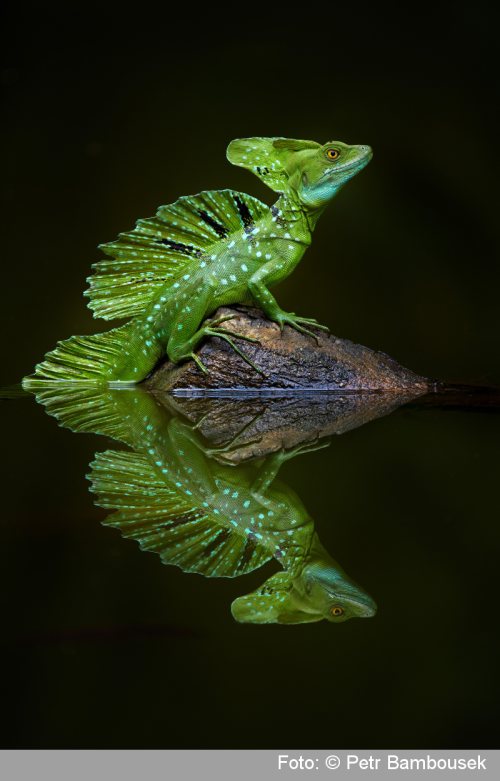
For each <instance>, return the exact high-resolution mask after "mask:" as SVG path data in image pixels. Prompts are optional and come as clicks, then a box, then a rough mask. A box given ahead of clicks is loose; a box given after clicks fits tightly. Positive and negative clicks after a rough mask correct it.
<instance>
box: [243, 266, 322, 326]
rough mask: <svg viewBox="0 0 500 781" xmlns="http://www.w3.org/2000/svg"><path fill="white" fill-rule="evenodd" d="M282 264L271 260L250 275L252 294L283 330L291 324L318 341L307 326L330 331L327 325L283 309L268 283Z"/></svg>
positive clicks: (249, 287) (267, 315) (267, 314)
mask: <svg viewBox="0 0 500 781" xmlns="http://www.w3.org/2000/svg"><path fill="white" fill-rule="evenodd" d="M281 264H282V261H280V260H270V261H269V263H266V264H265V265H263V266H261V267H260V268H259V269H258V270H257V271H256V272H255V274H253V275H252V276H251V277H250V279H249V280H248V289H249V290H250V293H251V294H252V298H253V299H254V301H255V303H256V304H257V305H258V306H259V307H260V308H261V309H262V311H263V312H264V314H265V315H266V317H268V318H269V319H270V320H273V321H274V322H275V323H278V325H279V327H280V329H281V331H283V328H284V327H285V325H290V326H291V327H292V328H295V329H296V330H297V331H300V332H301V333H303V334H307V336H312V338H313V339H315V340H316V341H318V337H317V336H316V334H315V333H313V331H310V330H309V329H308V328H306V327H305V326H307V325H312V326H314V327H315V328H319V329H321V330H323V331H328V330H329V329H328V328H327V327H326V326H325V325H321V324H320V323H318V322H316V320H314V319H313V318H309V317H299V316H298V315H296V314H295V312H285V311H284V310H283V309H281V307H280V306H279V304H278V302H277V301H276V299H275V297H274V296H273V294H272V293H271V292H270V290H269V287H268V285H269V284H270V283H271V282H272V281H273V278H274V277H275V276H276V274H277V273H279V272H280V269H281ZM302 324H304V325H302Z"/></svg>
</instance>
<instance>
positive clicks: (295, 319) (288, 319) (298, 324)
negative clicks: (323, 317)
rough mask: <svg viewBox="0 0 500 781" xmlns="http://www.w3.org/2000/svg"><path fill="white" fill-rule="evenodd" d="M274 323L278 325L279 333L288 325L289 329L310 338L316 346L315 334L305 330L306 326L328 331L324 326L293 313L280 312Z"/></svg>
mask: <svg viewBox="0 0 500 781" xmlns="http://www.w3.org/2000/svg"><path fill="white" fill-rule="evenodd" d="M273 319H274V318H273ZM275 321H276V322H277V323H278V325H279V327H280V329H281V331H283V328H284V326H285V325H289V326H290V327H291V328H295V330H296V331H300V333H302V334H306V336H310V337H311V338H312V339H314V340H315V342H316V344H319V339H318V337H317V334H315V333H314V331H311V330H310V329H309V328H306V325H312V326H314V328H319V329H321V330H322V331H328V330H329V329H328V328H327V327H326V325H321V324H320V323H317V322H316V320H313V319H312V318H310V317H299V316H298V315H296V314H295V312H282V313H280V314H279V315H278V317H276V319H275ZM302 323H304V325H302Z"/></svg>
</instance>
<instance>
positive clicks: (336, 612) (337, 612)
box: [330, 605, 344, 618]
mask: <svg viewBox="0 0 500 781" xmlns="http://www.w3.org/2000/svg"><path fill="white" fill-rule="evenodd" d="M330 613H331V614H332V616H335V618H338V617H339V616H343V615H344V608H342V607H340V605H334V606H333V607H332V608H330Z"/></svg>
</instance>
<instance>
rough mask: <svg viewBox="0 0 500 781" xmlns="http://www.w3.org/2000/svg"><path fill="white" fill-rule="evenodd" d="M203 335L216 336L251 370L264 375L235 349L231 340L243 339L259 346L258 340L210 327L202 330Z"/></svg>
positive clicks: (240, 351) (245, 356)
mask: <svg viewBox="0 0 500 781" xmlns="http://www.w3.org/2000/svg"><path fill="white" fill-rule="evenodd" d="M204 333H205V336H218V337H219V339H223V340H224V341H225V342H227V343H228V344H229V345H230V346H231V347H232V348H233V350H234V351H235V352H236V353H238V355H239V356H240V358H243V360H244V361H245V363H248V365H249V366H251V367H252V369H254V370H255V371H256V372H258V373H259V374H264V372H263V371H262V369H259V367H258V366H256V365H255V363H254V362H253V361H252V360H250V358H249V357H248V355H246V354H245V353H244V352H242V350H240V348H239V347H237V346H236V345H235V343H234V341H233V339H244V340H245V341H246V342H254V343H255V342H256V343H257V344H260V342H259V340H258V339H254V338H253V337H252V336H245V334H237V333H235V332H234V331H228V330H226V329H225V328H213V327H212V326H207V327H206V328H205V329H204ZM231 337H232V338H231Z"/></svg>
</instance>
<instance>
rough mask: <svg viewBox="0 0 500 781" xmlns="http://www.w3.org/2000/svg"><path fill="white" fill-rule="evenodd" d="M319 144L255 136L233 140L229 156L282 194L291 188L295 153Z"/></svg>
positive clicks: (318, 146)
mask: <svg viewBox="0 0 500 781" xmlns="http://www.w3.org/2000/svg"><path fill="white" fill-rule="evenodd" d="M320 146H321V145H320V144H318V143H316V141H301V140H299V139H294V138H261V137H259V136H256V137H255V138H236V139H235V140H234V141H231V143H230V144H229V146H228V148H227V151H226V155H227V159H228V160H229V162H230V163H232V164H233V165H239V166H241V167H242V168H248V170H249V171H252V173H254V174H255V175H256V176H258V177H259V178H260V179H262V181H263V182H264V184H267V186H268V187H270V188H271V190H274V191H275V192H278V193H282V192H285V191H286V190H287V188H288V177H289V175H290V173H291V170H292V169H293V158H294V155H295V153H296V152H304V151H307V150H316V149H320Z"/></svg>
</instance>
